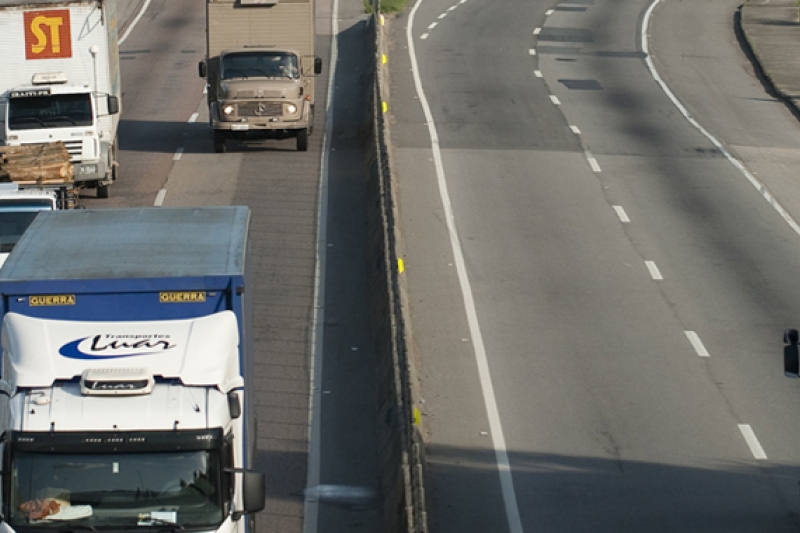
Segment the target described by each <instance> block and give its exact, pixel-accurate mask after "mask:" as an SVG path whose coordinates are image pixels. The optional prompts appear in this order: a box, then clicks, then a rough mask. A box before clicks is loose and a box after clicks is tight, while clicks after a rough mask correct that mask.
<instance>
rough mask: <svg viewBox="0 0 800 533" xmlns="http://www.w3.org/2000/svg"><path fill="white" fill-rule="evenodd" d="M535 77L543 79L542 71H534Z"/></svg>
mask: <svg viewBox="0 0 800 533" xmlns="http://www.w3.org/2000/svg"><path fill="white" fill-rule="evenodd" d="M533 75H534V76H536V77H537V78H541V77H542V71H541V70H534V71H533Z"/></svg>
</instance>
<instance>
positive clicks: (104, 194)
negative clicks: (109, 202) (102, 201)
mask: <svg viewBox="0 0 800 533" xmlns="http://www.w3.org/2000/svg"><path fill="white" fill-rule="evenodd" d="M97 197H98V198H108V185H99V184H98V185H97Z"/></svg>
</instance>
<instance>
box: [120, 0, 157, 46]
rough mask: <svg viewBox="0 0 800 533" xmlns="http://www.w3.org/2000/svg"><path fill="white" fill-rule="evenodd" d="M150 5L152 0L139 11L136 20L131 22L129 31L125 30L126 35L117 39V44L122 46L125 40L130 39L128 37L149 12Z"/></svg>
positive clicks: (148, 0)
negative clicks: (146, 12)
mask: <svg viewBox="0 0 800 533" xmlns="http://www.w3.org/2000/svg"><path fill="white" fill-rule="evenodd" d="M149 5H150V0H147V1H146V2H145V3H144V5H143V6H142V9H140V10H139V13H138V14H137V15H136V18H135V19H133V22H131V25H130V26H128V29H127V30H125V33H124V34H122V37H120V38H118V39H117V43H119V44H122V43H124V42H125V40H126V39H127V38H128V35H130V34H131V32H132V31H133V28H135V27H136V25H137V24H139V21H140V20H142V17H143V16H144V13H145V11H147V7H148V6H149Z"/></svg>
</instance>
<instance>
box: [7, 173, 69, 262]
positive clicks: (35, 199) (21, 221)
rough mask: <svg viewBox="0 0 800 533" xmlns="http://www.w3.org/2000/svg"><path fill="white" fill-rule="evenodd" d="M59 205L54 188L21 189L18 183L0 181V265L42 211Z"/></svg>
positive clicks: (50, 209)
mask: <svg viewBox="0 0 800 533" xmlns="http://www.w3.org/2000/svg"><path fill="white" fill-rule="evenodd" d="M57 207H58V196H57V193H56V191H54V190H52V189H20V188H19V186H18V185H17V184H16V183H0V266H3V263H5V261H6V258H7V257H8V254H9V253H11V250H13V249H14V245H15V244H17V241H19V239H20V237H22V234H23V233H24V232H25V230H26V229H27V228H28V226H30V224H31V222H33V219H34V218H36V215H37V214H38V213H39V212H40V211H52V210H54V209H57Z"/></svg>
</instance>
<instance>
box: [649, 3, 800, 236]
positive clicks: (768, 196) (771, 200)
mask: <svg viewBox="0 0 800 533" xmlns="http://www.w3.org/2000/svg"><path fill="white" fill-rule="evenodd" d="M660 2H661V0H653V3H652V4H650V7H649V8H647V11H646V12H645V14H644V21H643V23H642V32H641V40H642V52H644V54H645V63H646V64H647V68H648V69H650V75H651V76H652V77H653V79H654V80H655V81H656V83H658V85H659V86H660V87H661V90H663V91H664V93H665V94H666V95H667V97H668V98H669V99H670V100H671V101H672V104H673V105H674V106H675V107H676V108H678V111H680V113H681V115H683V117H684V118H685V119H686V120H688V121H689V123H690V124H691V125H692V126H694V127H695V129H697V131H699V132H700V133H702V134H703V135H704V136H705V138H706V139H708V140H709V141H711V144H713V145H714V146H715V147H716V148H717V149H718V150H719V151H720V152H721V153H722V155H724V156H725V158H726V159H727V160H728V161H729V162H730V163H731V164H732V165H733V166H734V167H736V169H737V170H738V171H739V172H740V173H741V174H742V175H743V176H744V177H745V178H747V181H749V182H750V184H751V185H752V186H753V187H755V189H756V190H757V191H758V192H759V193H760V194H761V196H762V197H763V198H764V199H765V200H766V201H767V203H768V204H769V205H771V206H772V208H773V209H775V211H777V212H778V214H779V215H780V217H781V218H782V219H783V220H784V221H785V222H786V223H787V224H788V225H789V227H790V228H792V230H794V232H795V233H796V234H798V235H800V224H798V223H797V221H796V220H795V219H794V218H793V217H792V215H790V214H789V212H788V211H786V209H785V208H784V207H783V206H782V205H781V204H780V203H779V202H778V200H777V199H776V198H775V197H774V196H772V193H770V192H769V191H768V190H767V187H766V186H765V185H764V184H763V183H761V182H760V181H758V179H756V177H755V176H754V175H753V174H752V173H751V172H750V171H749V170H747V168H745V166H744V164H743V163H742V162H741V161H739V160H738V159H737V158H736V157H735V156H734V155H733V154H732V153H730V151H728V149H727V148H725V146H723V144H722V143H721V142H720V141H719V140H717V138H716V137H714V136H713V135H711V134H710V133H709V132H708V131H706V129H705V128H704V127H703V126H701V125H700V123H698V122H697V121H696V120H695V119H694V118H693V117H692V116H691V115H690V114H689V111H687V109H686V108H685V107H684V106H683V104H681V103H680V101H679V100H678V99H677V98H676V97H675V95H674V94H673V93H672V91H671V90H670V89H669V87H667V84H666V83H665V82H664V80H662V79H661V76H660V75H659V74H658V71H656V67H655V65H654V64H653V59H652V58H651V57H650V49H649V45H648V40H647V31H648V26H649V24H650V17H651V16H652V14H653V10H654V9H655V7H656V6H657V5H658V4H659V3H660Z"/></svg>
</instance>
